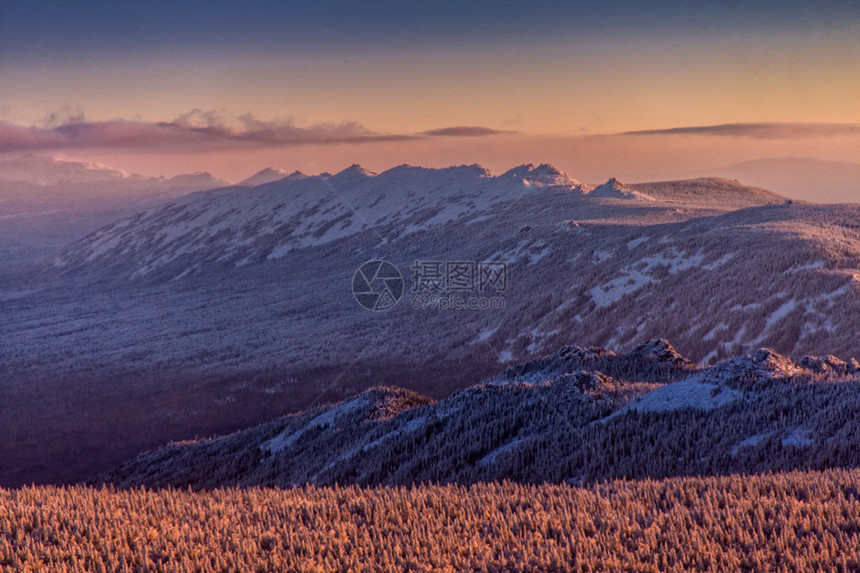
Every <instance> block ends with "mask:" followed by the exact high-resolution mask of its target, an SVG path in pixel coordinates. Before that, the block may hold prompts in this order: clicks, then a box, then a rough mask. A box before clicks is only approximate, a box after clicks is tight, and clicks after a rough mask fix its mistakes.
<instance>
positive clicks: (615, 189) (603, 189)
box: [588, 177, 654, 201]
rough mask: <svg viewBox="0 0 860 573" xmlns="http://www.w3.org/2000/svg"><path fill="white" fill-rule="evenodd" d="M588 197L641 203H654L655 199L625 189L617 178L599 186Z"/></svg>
mask: <svg viewBox="0 0 860 573" xmlns="http://www.w3.org/2000/svg"><path fill="white" fill-rule="evenodd" d="M588 196H589V197H596V198H599V199H634V200H639V201H654V197H651V196H650V195H646V194H645V193H641V192H639V191H634V190H633V189H630V188H629V187H625V186H624V184H622V183H621V181H619V180H618V179H616V178H615V177H611V178H610V179H609V180H608V181H607V182H606V183H604V184H603V185H599V186H597V187H595V188H594V189H592V190H591V191H590V192H589V193H588Z"/></svg>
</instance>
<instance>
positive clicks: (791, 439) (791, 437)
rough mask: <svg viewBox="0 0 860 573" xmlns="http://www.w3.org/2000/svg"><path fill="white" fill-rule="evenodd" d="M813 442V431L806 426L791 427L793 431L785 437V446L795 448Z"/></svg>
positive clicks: (783, 442)
mask: <svg viewBox="0 0 860 573" xmlns="http://www.w3.org/2000/svg"><path fill="white" fill-rule="evenodd" d="M811 444H812V432H810V431H809V430H807V429H806V428H802V427H800V426H797V427H795V428H792V429H791V432H790V433H789V434H788V436H786V437H785V438H783V440H782V445H783V446H794V447H795V448H803V447H806V446H809V445H811Z"/></svg>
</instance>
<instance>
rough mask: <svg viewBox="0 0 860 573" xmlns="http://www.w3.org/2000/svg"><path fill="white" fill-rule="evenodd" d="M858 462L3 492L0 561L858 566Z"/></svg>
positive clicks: (185, 566)
mask: <svg viewBox="0 0 860 573" xmlns="http://www.w3.org/2000/svg"><path fill="white" fill-rule="evenodd" d="M858 484H860V470H851V471H846V470H830V471H827V472H823V473H815V472H795V473H788V474H772V475H755V476H744V475H733V476H730V477H709V478H674V479H668V480H664V481H652V480H645V481H642V482H630V481H612V482H606V483H601V484H598V485H594V486H592V487H588V488H583V487H571V486H565V485H521V484H514V483H510V482H503V483H491V484H476V485H473V486H468V487H466V486H453V485H449V486H438V485H422V486H416V487H410V488H406V487H380V488H371V489H364V488H360V487H356V486H352V487H323V488H320V487H313V486H306V487H300V488H293V489H286V490H280V489H256V488H252V489H218V490H214V491H210V492H196V493H195V492H191V491H186V490H177V489H162V490H155V491H153V490H147V489H134V490H114V489H108V488H91V487H64V488H58V487H36V488H33V487H29V488H22V489H19V490H0V570H3V571H36V570H46V569H47V570H65V571H117V572H123V571H129V572H130V571H138V572H156V571H200V572H210V571H213V572H214V571H218V572H221V571H404V570H410V571H473V570H474V571H478V570H481V571H606V572H613V571H625V572H626V571H693V570H695V571H765V570H767V571H841V572H844V571H860V560H859V559H858V556H860V486H858Z"/></svg>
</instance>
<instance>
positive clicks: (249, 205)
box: [55, 165, 582, 276]
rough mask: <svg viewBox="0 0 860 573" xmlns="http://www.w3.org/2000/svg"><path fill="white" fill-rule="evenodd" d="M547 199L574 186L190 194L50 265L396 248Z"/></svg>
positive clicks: (532, 176)
mask: <svg viewBox="0 0 860 573" xmlns="http://www.w3.org/2000/svg"><path fill="white" fill-rule="evenodd" d="M547 189H554V190H556V191H558V190H563V191H565V192H570V193H572V194H573V193H575V194H579V193H581V191H582V186H581V184H579V183H578V182H576V181H575V180H573V179H571V178H569V177H567V176H566V175H565V174H564V173H561V172H559V171H557V170H555V169H554V168H552V167H550V166H547V165H541V166H538V167H534V166H531V165H526V166H522V167H519V168H516V169H513V170H511V171H508V172H507V173H505V174H502V175H500V176H498V177H494V176H492V175H491V174H490V173H489V172H488V171H486V170H485V169H483V168H482V167H479V166H477V165H472V166H460V167H450V168H447V169H425V168H420V167H410V166H406V165H404V166H400V167H395V168H393V169H389V170H388V171H385V172H384V173H381V174H379V175H377V174H374V173H370V172H368V171H366V170H364V169H363V168H362V167H360V166H358V165H353V166H351V167H349V168H347V169H345V170H343V171H341V172H340V173H337V174H335V175H327V174H323V175H320V176H313V177H306V176H302V175H301V174H298V173H295V174H293V175H290V176H287V177H285V178H281V179H280V180H278V181H275V182H271V183H266V184H263V185H259V186H257V187H254V188H251V189H245V188H241V189H238V188H232V187H231V188H225V189H219V190H215V191H211V192H206V193H198V194H193V195H190V196H187V197H184V198H182V199H180V200H178V201H174V202H172V203H170V204H168V205H165V206H163V207H160V208H156V209H153V210H150V211H146V212H143V213H140V214H137V215H134V216H132V217H129V218H127V219H124V220H121V221H118V222H117V223H115V224H114V225H111V226H108V227H106V228H104V229H101V230H100V231H98V232H96V233H95V234H93V235H91V236H89V237H86V238H85V239H84V240H82V241H79V242H78V243H76V244H74V245H72V246H71V247H70V248H69V249H67V250H66V252H64V253H63V254H62V255H61V256H60V257H58V258H57V259H56V261H55V264H56V265H57V266H58V267H60V268H63V269H70V268H75V267H78V266H82V265H89V264H92V263H99V262H100V261H106V262H108V263H111V262H117V261H130V262H131V263H132V265H133V267H134V269H133V274H134V276H145V275H147V274H149V273H151V272H153V271H155V270H158V269H161V268H164V267H166V266H169V265H172V264H175V265H179V266H180V268H182V269H184V270H187V269H188V268H189V266H200V265H205V264H207V263H213V262H229V263H232V264H236V265H242V264H247V263H249V262H252V261H260V260H266V259H269V260H271V259H277V258H280V257H283V256H284V255H286V254H287V253H289V252H290V251H291V250H294V249H298V248H304V247H309V246H315V245H320V244H324V243H328V242H330V241H333V240H336V239H341V238H344V237H348V236H352V235H355V234H358V233H361V232H363V231H367V230H370V229H374V232H376V233H379V234H380V237H382V234H381V233H383V232H384V233H386V236H389V235H390V236H391V237H392V238H397V237H402V236H404V235H408V234H410V233H414V232H415V231H419V230H423V229H427V228H430V227H433V226H440V225H443V224H446V223H449V222H453V221H460V222H467V221H469V220H470V219H474V218H476V217H477V216H478V215H479V214H481V213H483V212H485V211H486V210H487V209H488V208H489V207H491V206H493V205H497V204H499V203H501V202H504V201H507V200H515V199H519V198H521V197H522V196H523V195H524V194H526V193H532V192H535V191H545V190H547ZM392 229H393V233H394V234H393V235H391V232H392V231H391V230H392Z"/></svg>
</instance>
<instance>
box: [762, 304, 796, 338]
mask: <svg viewBox="0 0 860 573" xmlns="http://www.w3.org/2000/svg"><path fill="white" fill-rule="evenodd" d="M795 308H797V301H796V300H794V299H791V300H789V301H786V302H784V303H783V304H782V306H780V307H779V308H778V309H776V310H775V311H773V312H772V313H771V315H770V316H769V317H768V318H767V322H766V323H765V325H764V330H765V332H767V331H770V330H771V329H772V328H773V326H774V325H775V324H776V323H777V322H779V321H780V320H782V319H783V318H785V317H786V316H788V314H789V313H790V312H791V311H793V310H794V309H795Z"/></svg>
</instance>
